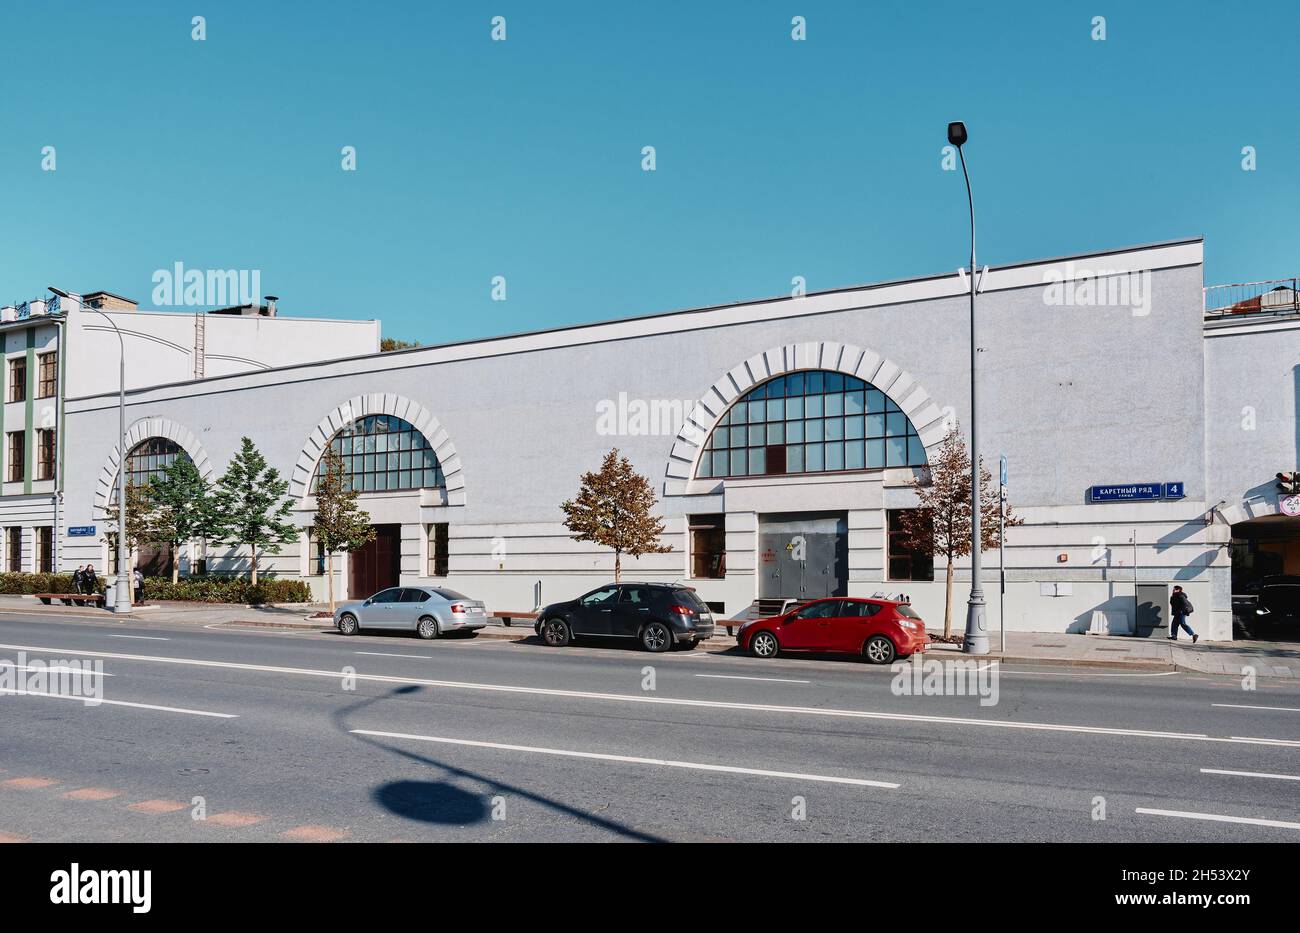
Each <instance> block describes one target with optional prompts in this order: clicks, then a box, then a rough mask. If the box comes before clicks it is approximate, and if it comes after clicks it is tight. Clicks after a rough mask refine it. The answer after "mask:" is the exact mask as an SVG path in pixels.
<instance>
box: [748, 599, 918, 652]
mask: <svg viewBox="0 0 1300 933" xmlns="http://www.w3.org/2000/svg"><path fill="white" fill-rule="evenodd" d="M736 640H737V641H738V642H739V643H740V648H741V650H742V651H748V652H749V653H750V654H752V655H754V657H756V658H774V657H776V656H777V655H778V654H780V653H781V652H783V651H824V652H843V653H847V654H860V655H862V656H864V657H865V658H866V659H867V660H868V661H870V662H871V663H872V664H889V663H890V662H891V661H893V660H894V659H895V658H898V657H906V656H907V655H909V654H912V653H913V652H916V651H924V650H925V645H926V642H927V641H928V640H929V639H928V638H927V637H926V634H925V623H924V622H922V621H921V617H920V616H919V615H917V614H916V611H915V610H914V609H913V608H912V607H911V606H909V605H908V604H907V603H900V602H896V601H895V600H892V599H843V598H838V597H837V598H833V599H818V600H815V601H814V602H810V603H804V604H803V605H802V606H799V607H798V608H797V609H792V610H790V611H789V612H787V613H785V614H784V615H779V616H773V617H772V618H770V619H758V620H756V621H754V622H747V623H746V624H745V625H743V626H741V628H740V631H739V632H738V633H737V634H736Z"/></svg>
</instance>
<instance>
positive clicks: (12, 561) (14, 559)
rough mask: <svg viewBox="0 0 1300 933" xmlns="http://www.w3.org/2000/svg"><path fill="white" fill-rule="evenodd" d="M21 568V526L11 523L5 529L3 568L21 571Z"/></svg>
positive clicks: (14, 571) (15, 571) (13, 571)
mask: <svg viewBox="0 0 1300 933" xmlns="http://www.w3.org/2000/svg"><path fill="white" fill-rule="evenodd" d="M22 569H23V528H22V526H21V525H11V526H10V527H8V528H6V529H5V570H7V571H9V573H21V572H22Z"/></svg>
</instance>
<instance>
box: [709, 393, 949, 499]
mask: <svg viewBox="0 0 1300 933" xmlns="http://www.w3.org/2000/svg"><path fill="white" fill-rule="evenodd" d="M926 462H927V460H926V455H925V447H924V446H923V445H922V444H921V439H920V438H919V437H918V436H917V433H916V428H915V426H913V424H912V422H911V420H910V419H909V418H908V417H907V414H906V413H905V412H904V411H903V410H902V409H901V408H899V407H898V405H897V403H896V402H895V401H894V400H893V399H891V398H890V397H889V396H888V395H886V394H885V393H884V392H882V391H881V390H880V389H877V388H876V387H875V386H873V385H872V384H871V383H869V382H865V381H863V380H862V379H858V378H857V377H856V376H848V375H845V374H844V373H837V372H831V371H829V370H821V369H813V370H801V371H798V372H793V373H786V374H785V375H783V376H777V377H775V378H773V379H769V380H768V381H767V382H764V383H762V384H760V385H757V386H755V387H754V388H752V389H750V390H749V391H748V392H746V393H745V394H744V395H742V396H741V397H740V398H738V399H737V400H736V401H735V402H734V403H732V405H731V407H730V408H729V409H727V411H726V413H725V414H724V415H723V416H722V418H721V419H720V420H719V421H718V423H717V425H716V426H715V427H714V428H713V432H712V433H711V434H710V435H709V439H708V441H707V443H706V444H705V447H704V452H703V453H701V454H700V461H699V465H698V466H697V467H696V472H695V475H696V476H698V477H700V478H702V479H709V478H715V479H721V478H725V477H733V476H784V475H787V474H798V473H843V472H848V471H857V470H882V469H885V468H887V467H909V466H925V464H926Z"/></svg>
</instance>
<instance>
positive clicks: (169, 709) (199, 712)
mask: <svg viewBox="0 0 1300 933" xmlns="http://www.w3.org/2000/svg"><path fill="white" fill-rule="evenodd" d="M0 694H11V695H13V696H25V697H44V698H45V699H47V700H76V701H77V702H79V703H82V704H84V705H86V706H129V707H131V708H133V709H152V710H157V711H158V712H160V713H186V714H188V715H190V716H211V717H213V718H214V719H238V718H239V716H238V715H236V714H235V713H213V712H209V711H208V710H205V709H185V708H184V707H180V706H154V705H153V704H152V703H131V702H128V701H127V700H98V699H95V698H94V697H79V696H73V695H71V694H67V693H34V692H32V691H31V690H10V689H8V688H5V687H0Z"/></svg>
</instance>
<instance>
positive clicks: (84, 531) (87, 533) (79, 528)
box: [68, 525, 95, 538]
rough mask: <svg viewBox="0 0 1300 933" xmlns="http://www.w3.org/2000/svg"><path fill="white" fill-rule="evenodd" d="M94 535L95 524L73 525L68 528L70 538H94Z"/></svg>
mask: <svg viewBox="0 0 1300 933" xmlns="http://www.w3.org/2000/svg"><path fill="white" fill-rule="evenodd" d="M94 536H95V526H94V525H73V526H72V527H70V528H69V529H68V537H69V538H93V537H94Z"/></svg>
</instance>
